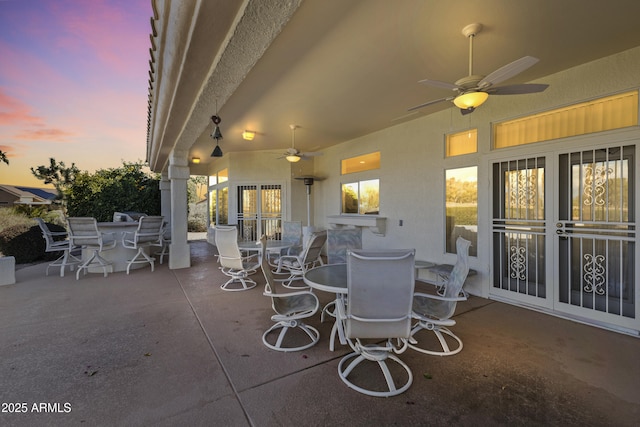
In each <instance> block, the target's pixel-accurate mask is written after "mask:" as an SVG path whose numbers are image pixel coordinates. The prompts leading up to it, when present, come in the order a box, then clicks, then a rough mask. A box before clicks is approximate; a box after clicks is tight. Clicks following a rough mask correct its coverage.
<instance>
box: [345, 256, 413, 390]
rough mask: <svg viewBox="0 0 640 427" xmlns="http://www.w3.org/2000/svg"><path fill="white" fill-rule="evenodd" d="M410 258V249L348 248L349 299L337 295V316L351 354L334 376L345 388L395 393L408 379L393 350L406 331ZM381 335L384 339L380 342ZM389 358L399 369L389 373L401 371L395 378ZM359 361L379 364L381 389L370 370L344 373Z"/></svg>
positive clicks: (402, 344) (403, 344)
mask: <svg viewBox="0 0 640 427" xmlns="http://www.w3.org/2000/svg"><path fill="white" fill-rule="evenodd" d="M414 258H415V250H413V249H406V250H393V251H391V250H390V251H385V252H371V251H363V250H349V251H348V252H347V289H348V294H347V295H348V304H346V307H345V304H344V302H343V300H342V299H339V300H337V302H336V314H337V316H338V319H337V321H341V322H343V327H344V333H345V337H346V339H347V342H348V343H349V345H350V346H351V348H352V349H353V353H350V354H348V355H346V356H345V357H344V358H342V360H340V363H339V364H338V375H339V376H340V379H342V381H343V382H344V383H345V384H346V385H347V386H348V387H350V388H352V389H354V390H356V391H358V392H360V393H363V394H366V395H369V396H376V397H388V396H395V395H397V394H400V393H403V392H404V391H406V390H407V389H408V388H409V387H410V386H411V383H412V382H413V374H412V373H411V369H410V368H409V367H408V366H407V365H406V364H405V363H404V362H403V361H402V360H400V359H399V358H398V357H397V356H396V355H395V354H393V353H396V354H399V353H402V352H404V351H405V350H406V349H407V341H408V339H409V337H410V336H411V301H412V298H413V291H414V286H415V281H414V279H415V269H414ZM364 340H368V341H369V344H367V343H365V341H364ZM371 340H373V342H371ZM380 340H384V341H383V343H382V344H381V343H380ZM394 342H395V343H396V344H394ZM388 361H393V362H395V363H396V364H397V365H399V367H401V368H402V370H398V369H394V372H398V371H399V372H401V373H402V371H404V373H403V374H402V375H400V374H398V375H396V377H395V378H394V376H393V375H392V374H391V371H390V369H389V366H387V362H388ZM363 362H365V363H367V362H376V363H377V364H378V366H379V367H380V370H381V371H382V376H383V377H384V380H385V387H386V388H384V389H383V388H382V387H373V386H372V384H371V383H372V382H375V380H376V379H377V378H373V376H372V375H371V373H370V372H369V371H366V372H367V373H366V374H362V375H354V376H353V380H351V379H350V378H349V377H350V375H351V373H352V372H354V370H355V369H356V368H358V367H359V365H360V364H361V363H363ZM360 368H361V369H364V368H366V367H365V366H360ZM355 381H358V382H359V383H360V384H356V383H355ZM397 383H398V384H399V385H397Z"/></svg>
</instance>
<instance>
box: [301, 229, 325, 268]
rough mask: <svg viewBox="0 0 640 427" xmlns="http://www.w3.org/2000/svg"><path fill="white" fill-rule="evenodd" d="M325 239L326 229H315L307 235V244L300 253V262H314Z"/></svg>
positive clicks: (305, 263) (304, 263)
mask: <svg viewBox="0 0 640 427" xmlns="http://www.w3.org/2000/svg"><path fill="white" fill-rule="evenodd" d="M326 241H327V231H326V230H323V231H316V232H315V233H312V234H311V237H309V241H308V242H307V246H306V247H305V248H304V251H303V253H302V254H301V255H302V256H301V259H302V264H303V265H307V264H310V263H313V262H315V261H316V260H317V259H318V258H319V257H320V254H321V252H322V247H323V246H324V244H325V242H326Z"/></svg>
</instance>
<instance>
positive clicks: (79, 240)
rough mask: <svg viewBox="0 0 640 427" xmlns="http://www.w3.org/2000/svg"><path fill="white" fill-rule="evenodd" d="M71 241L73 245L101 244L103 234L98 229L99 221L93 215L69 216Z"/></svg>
mask: <svg viewBox="0 0 640 427" xmlns="http://www.w3.org/2000/svg"><path fill="white" fill-rule="evenodd" d="M67 225H68V226H69V241H70V243H71V245H73V246H100V245H101V244H102V234H101V233H100V230H98V222H97V221H96V219H95V218H91V217H71V218H67Z"/></svg>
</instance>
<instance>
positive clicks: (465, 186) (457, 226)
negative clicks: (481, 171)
mask: <svg viewBox="0 0 640 427" xmlns="http://www.w3.org/2000/svg"><path fill="white" fill-rule="evenodd" d="M445 182H446V188H445V198H446V208H445V210H446V213H445V217H446V228H445V230H446V233H445V239H446V243H445V247H446V252H447V253H453V254H455V253H457V251H456V240H457V239H458V237H463V238H465V239H467V240H469V241H470V242H471V247H470V248H469V255H470V256H477V255H478V252H477V251H478V167H477V166H470V167H463V168H456V169H447V170H446V171H445Z"/></svg>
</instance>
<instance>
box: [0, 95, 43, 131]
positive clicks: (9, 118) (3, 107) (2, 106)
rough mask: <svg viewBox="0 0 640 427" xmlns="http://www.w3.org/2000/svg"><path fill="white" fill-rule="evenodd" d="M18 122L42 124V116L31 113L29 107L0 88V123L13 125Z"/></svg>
mask: <svg viewBox="0 0 640 427" xmlns="http://www.w3.org/2000/svg"><path fill="white" fill-rule="evenodd" d="M20 123H27V124H35V125H39V124H42V118H40V117H37V116H35V115H33V114H32V112H31V108H30V107H29V106H28V105H26V104H25V103H23V102H22V101H20V100H19V99H16V98H13V97H11V96H9V95H7V94H6V93H4V91H3V90H2V88H0V125H15V124H20Z"/></svg>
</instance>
